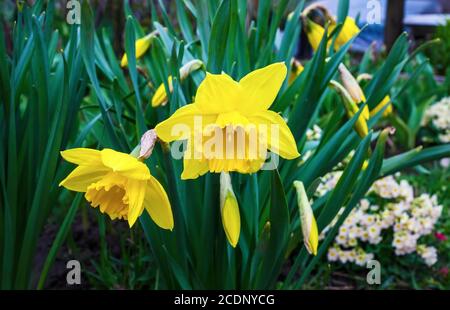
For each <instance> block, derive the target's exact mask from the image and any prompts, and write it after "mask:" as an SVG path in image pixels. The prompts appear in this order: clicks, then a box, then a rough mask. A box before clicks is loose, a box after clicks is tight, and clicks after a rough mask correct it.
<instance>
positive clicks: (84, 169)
mask: <svg viewBox="0 0 450 310" xmlns="http://www.w3.org/2000/svg"><path fill="white" fill-rule="evenodd" d="M109 171H110V169H109V168H107V167H105V166H103V165H100V166H78V167H77V168H75V169H74V170H73V171H72V172H71V173H70V174H69V175H68V176H67V177H66V178H65V179H64V180H62V181H61V183H59V186H64V187H65V188H67V189H68V190H71V191H75V192H85V191H86V190H87V188H88V186H89V185H91V184H92V183H95V182H98V181H100V180H101V179H102V178H103V177H104V176H105V175H106V174H107V173H108V172H109Z"/></svg>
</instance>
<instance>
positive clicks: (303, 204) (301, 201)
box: [294, 181, 319, 255]
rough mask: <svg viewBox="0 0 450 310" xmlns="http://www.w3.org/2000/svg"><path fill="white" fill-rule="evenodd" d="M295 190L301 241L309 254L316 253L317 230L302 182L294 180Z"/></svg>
mask: <svg viewBox="0 0 450 310" xmlns="http://www.w3.org/2000/svg"><path fill="white" fill-rule="evenodd" d="M294 187H295V190H296V191H297V203H298V209H299V212H300V223H301V225H302V234H303V243H304V244H305V247H306V250H308V253H309V254H312V255H317V247H318V245H319V232H318V229H317V223H316V219H315V217H314V213H313V210H312V208H311V205H310V203H309V200H308V196H307V195H306V191H305V187H304V185H303V182H300V181H294Z"/></svg>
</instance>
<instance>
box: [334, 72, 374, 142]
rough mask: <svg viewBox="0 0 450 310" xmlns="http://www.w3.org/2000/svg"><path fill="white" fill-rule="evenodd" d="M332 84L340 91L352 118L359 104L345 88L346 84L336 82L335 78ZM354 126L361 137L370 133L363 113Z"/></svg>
mask: <svg viewBox="0 0 450 310" xmlns="http://www.w3.org/2000/svg"><path fill="white" fill-rule="evenodd" d="M330 86H331V87H333V88H334V89H335V90H336V91H337V92H338V93H339V95H340V96H341V98H342V102H343V103H344V107H345V110H346V111H347V115H348V117H349V118H352V117H353V116H354V115H355V114H356V113H357V112H358V106H357V105H356V103H355V102H354V101H353V99H352V97H351V96H350V94H349V93H348V91H347V90H346V89H345V88H344V86H342V85H341V84H339V83H338V82H336V81H334V80H332V81H330ZM363 112H364V110H363ZM354 128H355V130H356V132H357V133H358V135H359V136H360V137H361V138H364V137H365V136H367V134H368V133H369V128H368V126H367V121H366V119H365V118H364V116H363V115H362V113H361V115H360V116H359V117H358V119H357V120H356V123H355V125H354Z"/></svg>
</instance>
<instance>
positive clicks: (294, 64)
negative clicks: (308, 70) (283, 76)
mask: <svg viewBox="0 0 450 310" xmlns="http://www.w3.org/2000/svg"><path fill="white" fill-rule="evenodd" d="M304 69H305V68H304V67H303V66H302V64H301V63H300V61H298V60H297V59H295V58H292V61H291V72H290V73H289V79H288V85H291V84H292V83H293V82H294V81H295V79H296V78H297V77H298V76H299V75H300V74H301V73H302V72H303V70H304Z"/></svg>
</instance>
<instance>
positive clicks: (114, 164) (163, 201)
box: [59, 148, 173, 230]
mask: <svg viewBox="0 0 450 310" xmlns="http://www.w3.org/2000/svg"><path fill="white" fill-rule="evenodd" d="M61 155H62V157H63V158H64V159H65V160H66V161H68V162H70V163H74V164H76V165H78V167H76V168H75V169H74V170H73V171H72V172H71V173H70V174H69V175H68V176H67V177H66V178H65V179H64V180H63V181H62V182H61V183H60V184H59V185H60V186H64V187H65V188H67V189H69V190H72V191H76V192H83V193H86V194H85V198H86V200H87V201H89V202H90V203H91V205H92V207H94V208H96V207H100V211H101V212H102V213H106V214H108V215H109V216H110V217H111V219H113V220H114V219H116V218H117V219H125V220H128V224H129V225H130V227H132V226H133V224H134V223H135V222H136V220H137V218H138V217H139V216H140V215H141V214H142V212H143V210H144V208H145V209H146V210H147V212H148V213H149V214H150V217H151V218H152V219H153V221H154V222H155V223H156V224H157V225H158V226H159V227H161V228H164V229H170V230H172V229H173V215H172V209H171V207H170V202H169V199H168V197H167V194H166V192H165V191H164V188H163V187H162V186H161V184H160V183H159V182H158V180H156V179H155V178H154V177H153V176H152V175H151V174H150V171H149V169H148V167H147V166H146V165H145V164H144V163H142V162H140V161H139V160H137V158H135V157H133V156H131V155H129V154H125V153H120V152H116V151H114V150H111V149H103V150H101V151H98V150H92V149H86V148H77V149H70V150H66V151H63V152H61Z"/></svg>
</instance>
